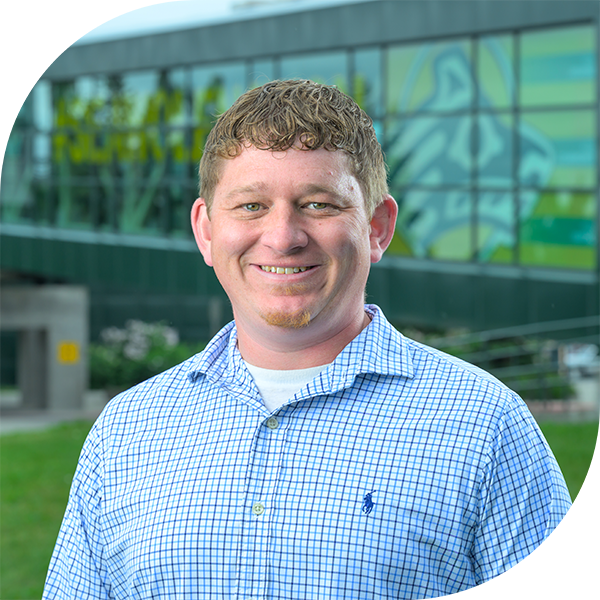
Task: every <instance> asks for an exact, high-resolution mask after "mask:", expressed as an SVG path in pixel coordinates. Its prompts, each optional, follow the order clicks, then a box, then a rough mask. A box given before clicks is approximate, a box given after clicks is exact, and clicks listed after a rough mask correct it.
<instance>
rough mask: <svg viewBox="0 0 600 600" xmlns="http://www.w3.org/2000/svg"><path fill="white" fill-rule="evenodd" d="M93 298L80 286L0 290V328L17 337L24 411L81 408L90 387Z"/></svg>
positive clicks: (19, 377) (20, 287)
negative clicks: (89, 353)
mask: <svg viewBox="0 0 600 600" xmlns="http://www.w3.org/2000/svg"><path fill="white" fill-rule="evenodd" d="M88 314H89V299H88V292H87V289H86V288H84V287H79V286H62V285H48V286H13V287H5V288H4V289H2V290H1V291H0V326H1V327H2V329H9V330H16V331H18V332H19V343H18V376H17V380H18V385H19V388H20V390H21V392H22V398H23V399H22V407H23V408H29V409H48V410H51V411H58V410H68V409H74V408H81V407H82V403H83V395H84V392H85V391H86V390H87V385H88V339H89V325H88V320H89V317H88Z"/></svg>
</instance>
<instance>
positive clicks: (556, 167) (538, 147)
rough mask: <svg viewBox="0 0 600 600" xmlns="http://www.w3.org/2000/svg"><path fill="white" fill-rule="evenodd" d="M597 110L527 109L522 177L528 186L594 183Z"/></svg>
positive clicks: (523, 122)
mask: <svg viewBox="0 0 600 600" xmlns="http://www.w3.org/2000/svg"><path fill="white" fill-rule="evenodd" d="M595 136H596V115H595V112H594V111H587V110H581V111H555V112H554V111H553V112H540V113H524V114H523V115H522V118H521V128H520V131H519V145H520V150H519V152H520V165H519V178H520V181H521V184H522V185H525V186H535V187H544V186H550V187H553V186H570V187H593V186H594V185H595V183H596V177H597V168H598V167H597V161H598V157H597V155H596V137H595Z"/></svg>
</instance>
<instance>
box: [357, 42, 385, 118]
mask: <svg viewBox="0 0 600 600" xmlns="http://www.w3.org/2000/svg"><path fill="white" fill-rule="evenodd" d="M353 86H354V87H353V91H352V94H353V96H354V99H355V100H356V102H357V103H358V105H359V106H360V107H361V108H362V109H363V110H364V111H365V112H366V113H367V114H369V115H370V116H371V118H375V117H376V116H379V115H380V114H381V112H382V105H381V51H380V50H379V48H373V49H369V50H358V51H357V52H356V53H355V54H354V82H353Z"/></svg>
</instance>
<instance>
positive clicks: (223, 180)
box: [215, 146, 360, 196]
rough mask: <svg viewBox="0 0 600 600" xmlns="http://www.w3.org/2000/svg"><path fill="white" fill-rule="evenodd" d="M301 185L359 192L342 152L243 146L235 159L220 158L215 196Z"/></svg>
mask: <svg viewBox="0 0 600 600" xmlns="http://www.w3.org/2000/svg"><path fill="white" fill-rule="evenodd" d="M302 185H309V186H310V185H313V186H314V185H321V186H324V187H327V188H331V189H333V190H335V191H336V192H338V193H355V192H356V191H359V192H360V186H359V184H358V181H357V180H356V178H355V176H354V174H353V172H352V169H351V167H350V161H349V159H348V156H347V155H346V153H345V152H343V151H340V150H335V151H330V150H326V149H324V148H319V149H318V150H302V149H299V148H296V147H293V148H290V149H288V150H285V151H271V150H259V149H257V148H255V147H254V146H246V147H244V148H243V149H242V150H241V152H240V154H239V155H238V156H236V157H235V158H228V159H221V164H220V165H219V178H218V182H217V185H216V188H215V196H222V195H224V194H225V195H227V194H230V193H232V192H233V191H235V190H238V189H239V190H243V189H248V190H252V189H256V190H263V191H265V192H267V191H269V190H272V191H283V190H285V189H287V188H294V187H298V186H302Z"/></svg>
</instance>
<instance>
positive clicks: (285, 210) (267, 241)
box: [261, 205, 308, 254]
mask: <svg viewBox="0 0 600 600" xmlns="http://www.w3.org/2000/svg"><path fill="white" fill-rule="evenodd" d="M262 221H263V226H264V230H263V232H262V236H261V239H262V243H263V244H264V245H265V246H267V247H269V248H270V249H271V250H274V251H276V252H278V253H280V254H293V253H294V252H296V251H298V250H300V249H302V248H304V247H305V246H306V245H307V244H308V234H307V232H306V227H305V222H304V219H303V218H302V215H301V214H299V213H298V211H297V210H296V208H295V207H293V206H290V205H274V206H272V207H271V208H270V210H269V215H268V217H267V218H266V219H262Z"/></svg>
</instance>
